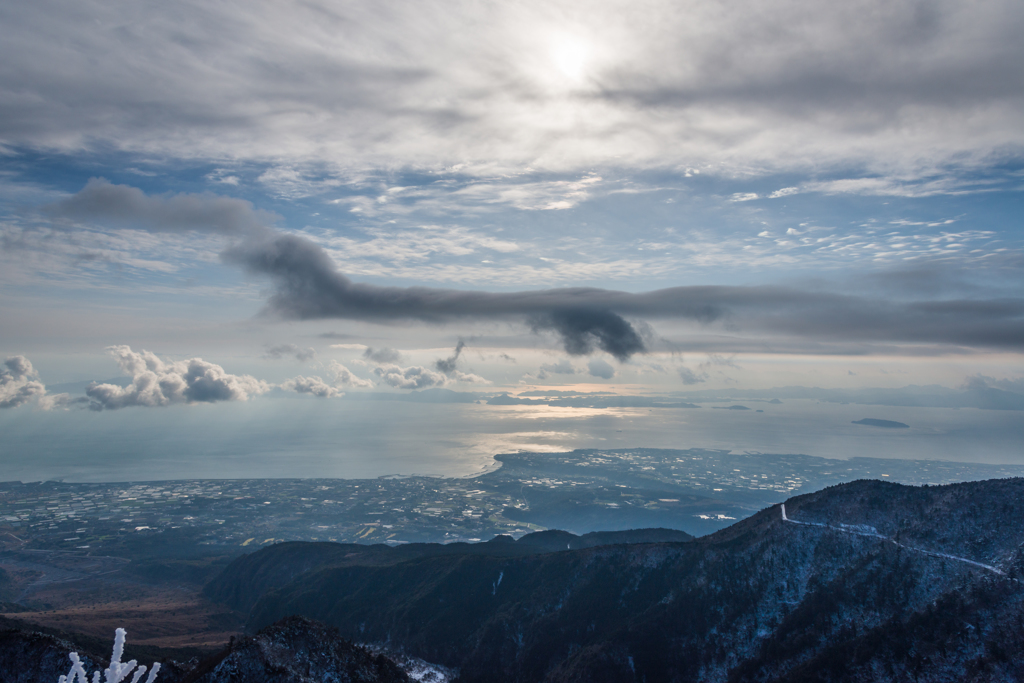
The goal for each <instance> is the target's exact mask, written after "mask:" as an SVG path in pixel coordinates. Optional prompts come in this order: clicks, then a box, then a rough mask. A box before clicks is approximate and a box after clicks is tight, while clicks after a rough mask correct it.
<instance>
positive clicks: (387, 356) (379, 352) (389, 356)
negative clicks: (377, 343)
mask: <svg viewBox="0 0 1024 683" xmlns="http://www.w3.org/2000/svg"><path fill="white" fill-rule="evenodd" d="M363 358H366V359H367V360H372V361H373V362H374V363H397V362H398V361H399V360H401V358H402V354H401V353H400V352H399V351H398V349H390V348H388V347H386V346H385V347H384V348H382V349H375V348H373V347H372V346H367V347H366V350H365V351H363Z"/></svg>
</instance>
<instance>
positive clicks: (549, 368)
mask: <svg viewBox="0 0 1024 683" xmlns="http://www.w3.org/2000/svg"><path fill="white" fill-rule="evenodd" d="M540 370H541V372H549V373H551V374H552V375H575V374H576V373H577V372H578V370H577V369H576V366H575V365H573V364H572V361H570V360H569V359H568V358H563V359H561V360H560V361H558V362H557V363H545V364H544V365H541V366H540Z"/></svg>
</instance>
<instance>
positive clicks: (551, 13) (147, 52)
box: [0, 0, 1024, 209]
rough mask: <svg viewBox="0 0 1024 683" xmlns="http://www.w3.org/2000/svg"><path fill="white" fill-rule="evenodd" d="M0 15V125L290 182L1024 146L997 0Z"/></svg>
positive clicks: (95, 5) (334, 6)
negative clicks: (415, 170)
mask: <svg viewBox="0 0 1024 683" xmlns="http://www.w3.org/2000/svg"><path fill="white" fill-rule="evenodd" d="M2 18H3V20H2V21H0V65H2V66H0V102H2V106H3V108H4V112H5V114H4V116H3V117H2V119H0V144H3V145H6V146H8V147H11V148H14V147H18V146H30V147H37V148H49V149H60V150H77V149H83V148H88V147H91V146H93V145H97V146H99V147H108V146H109V147H112V148H116V149H125V150H131V151H136V152H145V153H155V154H166V155H170V156H173V157H190V158H213V159H218V160H238V159H260V160H265V161H270V162H273V163H274V168H275V169H276V170H274V171H273V172H268V174H267V175H266V176H265V177H264V178H263V181H264V182H265V183H268V184H273V185H275V186H276V187H278V188H281V189H282V190H281V191H282V192H283V193H284V194H286V195H288V196H302V195H303V194H308V192H309V184H308V182H306V183H304V182H302V179H301V177H300V176H301V172H299V171H296V170H295V167H296V166H302V165H303V164H306V163H314V162H323V163H325V164H327V165H330V166H333V167H335V168H340V166H339V163H340V164H343V166H344V168H345V169H347V172H350V173H358V172H359V171H360V169H366V168H371V167H394V166H396V165H397V166H403V167H404V166H413V167H422V168H432V169H435V170H446V169H447V170H457V171H462V172H471V173H474V172H475V173H491V172H494V171H505V170H508V169H522V168H525V167H532V168H534V169H538V170H568V169H586V168H590V167H592V166H593V165H595V164H607V163H614V164H618V165H623V166H633V165H637V164H641V165H650V164H656V165H657V164H661V165H667V166H673V167H679V168H703V169H705V170H706V171H712V172H721V171H724V172H727V173H745V172H750V171H756V170H758V169H762V168H776V169H778V168H796V167H799V168H812V167H814V168H820V166H821V165H822V164H825V165H828V164H861V165H865V166H870V167H872V168H873V169H875V170H877V171H880V172H885V173H888V172H890V171H892V170H894V169H902V170H904V171H911V172H914V171H918V170H923V169H932V170H934V169H937V168H941V167H942V166H943V164H945V163H947V162H954V163H957V164H968V165H970V164H972V163H976V162H978V161H980V160H982V159H985V158H987V157H989V156H990V155H993V154H1002V153H1005V152H1007V151H1012V150H1015V149H1016V150H1018V151H1019V149H1020V146H1021V145H1022V144H1024V123H1022V121H1024V98H1022V94H1024V81H1022V79H1021V78H1020V69H1019V65H1020V64H1021V63H1024V41H1021V40H1020V35H1021V34H1022V32H1024V30H1022V29H1024V5H1022V4H1021V3H1020V2H1017V1H1016V0H993V1H992V2H986V3H966V2H960V1H956V0H932V1H928V2H922V1H920V0H894V1H890V2H881V1H879V0H851V1H850V2H843V3H822V2H815V1H813V0H770V1H768V2H746V3H740V4H735V3H734V4H731V5H721V4H716V3H707V2H698V1H697V0H690V1H682V2H673V1H670V0H639V1H636V0H634V1H631V2H624V1H622V0H604V1H595V2H587V3H581V2H570V1H565V0H563V1H561V2H550V1H545V2H541V1H540V0H531V1H527V2H517V3H497V2H490V3H471V4H469V3H460V4H458V5H456V6H454V8H453V6H452V4H451V3H449V2H441V0H416V1H415V2H413V1H412V0H406V1H399V2H391V3H383V4H381V3H366V4H352V3H348V4H341V5H339V4H338V3H331V2H326V0H313V1H311V2H307V3H302V4H298V5H296V4H292V3H283V4H282V3H276V2H271V1H270V0H256V1H251V2H241V1H240V0H234V1H228V2H221V3H217V4H212V5H211V4H209V3H193V2H188V1H184V2H178V3H172V4H168V3H135V2H129V1H128V0H114V1H111V2H98V1H96V0H83V1H82V2H78V3H75V5H74V6H73V7H69V6H68V5H67V4H66V3H58V2H56V0H38V1H37V2H23V3H8V4H7V5H6V6H5V8H4V9H3V13H2ZM83 26H89V30H88V31H83V30H82V27H83ZM183 35H187V36H188V40H187V42H185V41H182V39H181V36H183ZM271 55H272V58H271V57H268V56H271ZM567 55H571V58H569V57H567ZM338 159H344V160H345V161H344V162H338V161H337V160H338ZM218 177H223V178H225V179H230V178H233V177H235V176H232V175H229V174H222V175H221V176H218ZM226 182H230V180H226ZM319 182H320V183H321V187H320V189H319V190H318V191H322V190H323V189H325V188H327V189H329V188H330V187H331V186H332V181H330V180H329V179H328V180H326V181H324V180H322V181H319ZM579 191H581V192H584V191H585V190H584V189H581V190H579ZM508 201H512V202H513V203H515V201H516V200H515V199H514V198H512V199H510V200H508ZM573 201H574V199H573V197H572V196H569V197H568V198H555V199H552V200H550V201H542V202H540V203H537V202H535V201H534V200H533V199H532V198H530V199H527V200H526V203H525V204H524V206H527V207H530V208H555V209H557V208H561V206H562V204H560V202H566V203H568V204H570V205H571V203H572V202H573Z"/></svg>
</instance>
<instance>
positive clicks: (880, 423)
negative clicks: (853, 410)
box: [853, 417, 910, 429]
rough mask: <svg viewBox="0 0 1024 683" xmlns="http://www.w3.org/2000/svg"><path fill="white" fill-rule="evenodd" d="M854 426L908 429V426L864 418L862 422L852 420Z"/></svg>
mask: <svg viewBox="0 0 1024 683" xmlns="http://www.w3.org/2000/svg"><path fill="white" fill-rule="evenodd" d="M853 424H855V425H867V426H869V427H885V428H887V429H910V425H907V424H903V423H902V422H895V421H893V420H876V419H875V418H873V417H865V418H864V419H863V420H854V421H853Z"/></svg>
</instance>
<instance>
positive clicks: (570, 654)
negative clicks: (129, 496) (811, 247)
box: [210, 479, 1024, 683]
mask: <svg viewBox="0 0 1024 683" xmlns="http://www.w3.org/2000/svg"><path fill="white" fill-rule="evenodd" d="M785 510H786V515H787V516H788V518H789V520H790V521H785V520H784V519H783V511H782V509H781V507H780V506H774V507H772V508H768V509H766V510H763V511H762V512H760V513H758V514H756V515H754V516H753V517H750V518H748V519H746V520H743V521H741V522H738V523H736V524H734V525H732V526H731V527H729V528H727V529H725V530H723V531H720V532H718V533H715V534H712V535H710V536H706V537H702V538H699V539H696V540H693V541H688V542H662V543H640V544H632V545H604V546H598V547H592V548H581V549H577V550H566V551H563V552H532V553H530V554H520V553H518V551H517V552H516V553H504V554H503V553H502V552H480V551H477V550H476V548H478V547H481V546H485V547H491V548H506V547H508V548H518V547H519V544H520V543H522V540H523V539H521V540H520V541H517V542H515V543H513V542H512V541H511V540H496V541H492V542H491V543H487V544H478V545H477V546H470V547H471V548H473V551H471V552H469V551H467V550H468V549H467V548H454V549H452V550H446V551H445V552H444V553H443V554H433V555H431V554H426V553H424V554H422V555H420V556H418V557H414V558H410V559H403V560H399V561H397V562H381V558H383V557H386V556H387V553H388V552H389V551H385V550H381V549H378V550H374V551H367V552H366V553H365V554H363V555H361V556H343V559H344V560H345V561H346V562H347V564H344V565H336V566H325V563H324V562H321V561H320V560H318V559H315V558H313V556H315V555H316V554H317V553H323V554H325V555H326V554H329V553H331V552H337V553H342V552H343V551H342V550H333V551H327V550H326V549H309V548H304V547H303V546H306V545H308V544H282V545H281V546H277V547H275V548H268V549H266V550H262V551H259V552H257V553H254V554H253V555H251V556H248V557H247V558H242V559H243V560H245V562H243V561H241V560H239V561H236V562H235V563H232V565H230V566H229V567H228V568H227V569H226V570H225V572H224V574H222V575H221V577H218V579H217V581H215V582H214V583H212V584H211V586H210V594H220V595H224V597H225V598H228V599H233V600H235V601H236V604H241V603H250V602H253V600H252V596H253V595H255V594H257V593H261V594H260V595H259V597H258V598H257V599H256V600H255V601H254V604H253V605H252V608H251V610H250V613H249V620H248V624H249V627H250V628H251V629H257V628H261V627H263V626H265V625H266V624H270V623H273V622H275V621H277V620H278V619H280V618H282V617H285V616H287V615H291V614H302V615H305V616H307V617H310V618H315V619H318V620H321V621H323V622H325V623H328V624H331V625H333V626H336V627H337V628H338V629H339V631H340V633H341V635H342V636H343V637H346V638H351V639H352V640H355V641H359V642H381V643H388V644H389V646H390V647H393V648H400V649H402V650H404V651H405V652H406V653H408V654H410V655H413V656H417V657H422V658H423V659H426V660H428V661H432V662H436V663H439V664H443V665H446V666H449V667H453V668H458V669H459V670H460V671H461V674H460V681H463V682H466V683H468V682H471V681H481V682H482V681H489V682H491V681H493V682H498V681H523V682H526V681H546V682H552V683H554V682H562V681H565V682H568V681H651V682H653V681H691V680H719V681H736V682H739V681H840V680H842V681H860V680H864V681H867V680H950V681H953V680H975V681H982V680H984V681H1003V680H1019V679H1020V678H1021V677H1022V676H1024V664H1022V663H1024V592H1022V591H1024V588H1022V584H1021V583H1020V582H1019V580H1018V578H1019V577H1020V576H1022V575H1024V556H1022V544H1024V479H1006V480H992V481H986V482H973V483H965V484H954V485H950V486H933V487H910V486H901V485H898V484H891V483H887V482H879V481H857V482H853V483H850V484H844V485H840V486H835V487H831V488H829V489H825V490H823V491H819V492H817V493H813V494H808V495H804V496H799V497H796V498H793V499H790V500H789V501H787V503H786V507H785ZM546 533H547V536H543V535H541V536H539V537H538V538H534V539H531V541H529V542H528V543H527V544H526V545H529V544H530V543H537V544H538V546H544V547H548V546H549V545H550V546H552V547H553V546H555V545H560V544H561V542H562V541H563V540H568V542H569V544H570V545H571V542H572V539H566V537H565V536H562V535H561V533H560V532H546ZM533 536H537V535H533ZM527 538H528V537H527ZM318 545H324V544H318ZM445 547H446V548H450V547H451V546H445ZM406 552H408V551H406ZM289 556H291V557H289ZM334 557H335V559H337V557H338V556H334ZM299 558H304V559H299ZM271 559H272V560H273V561H270V560H271ZM321 559H322V558H321ZM329 563H330V562H328V563H327V564H329ZM285 567H287V571H285V569H284V568H285ZM303 567H308V569H305V570H303V569H302V568H303ZM270 577H273V580H270ZM232 583H237V584H239V585H244V586H246V588H244V590H241V593H240V594H232V593H231V591H229V590H226V588H225V587H226V586H227V585H229V584H232Z"/></svg>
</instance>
